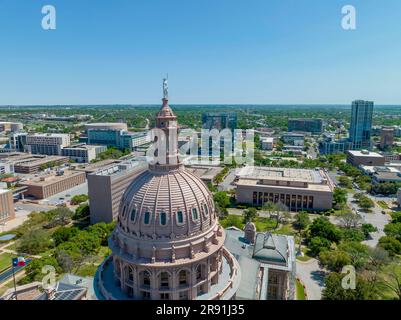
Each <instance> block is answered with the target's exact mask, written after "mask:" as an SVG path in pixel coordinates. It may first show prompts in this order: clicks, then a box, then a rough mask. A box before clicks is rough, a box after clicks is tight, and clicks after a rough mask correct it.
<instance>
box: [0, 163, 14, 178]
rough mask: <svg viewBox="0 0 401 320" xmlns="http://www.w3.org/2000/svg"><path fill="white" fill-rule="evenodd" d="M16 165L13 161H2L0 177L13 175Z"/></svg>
mask: <svg viewBox="0 0 401 320" xmlns="http://www.w3.org/2000/svg"><path fill="white" fill-rule="evenodd" d="M13 173H14V164H13V163H12V162H11V161H7V160H6V161H0V175H1V174H13Z"/></svg>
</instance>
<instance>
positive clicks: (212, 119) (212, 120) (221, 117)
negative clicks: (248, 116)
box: [202, 112, 237, 132]
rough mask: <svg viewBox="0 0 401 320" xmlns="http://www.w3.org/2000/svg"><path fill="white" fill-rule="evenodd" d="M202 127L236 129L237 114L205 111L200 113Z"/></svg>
mask: <svg viewBox="0 0 401 320" xmlns="http://www.w3.org/2000/svg"><path fill="white" fill-rule="evenodd" d="M202 129H208V130H212V129H217V130H223V129H230V130H231V131H232V132H234V130H235V129H237V114H236V113H234V112H207V113H204V114H202Z"/></svg>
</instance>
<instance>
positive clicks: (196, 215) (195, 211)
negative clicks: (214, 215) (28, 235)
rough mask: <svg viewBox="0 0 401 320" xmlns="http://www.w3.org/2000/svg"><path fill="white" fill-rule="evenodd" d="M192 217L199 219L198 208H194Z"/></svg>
mask: <svg viewBox="0 0 401 320" xmlns="http://www.w3.org/2000/svg"><path fill="white" fill-rule="evenodd" d="M192 218H193V219H194V220H198V210H196V208H192Z"/></svg>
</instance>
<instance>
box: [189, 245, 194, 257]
mask: <svg viewBox="0 0 401 320" xmlns="http://www.w3.org/2000/svg"><path fill="white" fill-rule="evenodd" d="M189 254H190V256H191V259H193V258H195V253H194V246H193V244H192V242H191V245H190V246H189Z"/></svg>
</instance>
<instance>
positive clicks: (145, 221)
mask: <svg viewBox="0 0 401 320" xmlns="http://www.w3.org/2000/svg"><path fill="white" fill-rule="evenodd" d="M143 223H144V224H149V223H150V212H149V211H146V212H145V216H144V218H143Z"/></svg>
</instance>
